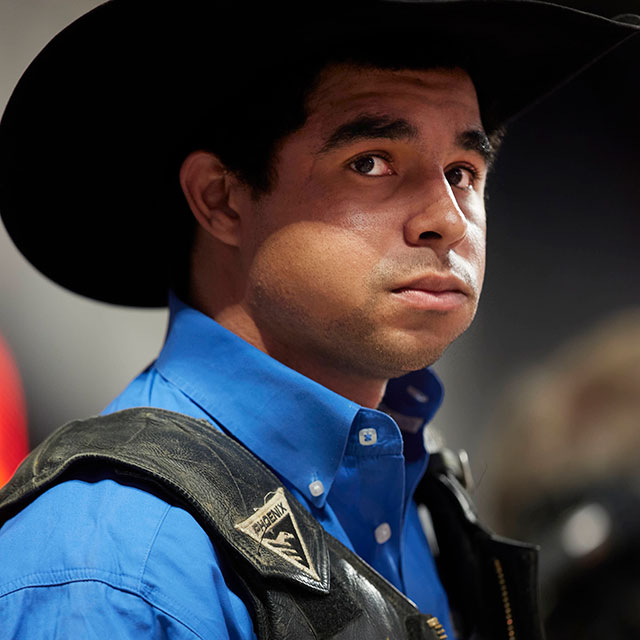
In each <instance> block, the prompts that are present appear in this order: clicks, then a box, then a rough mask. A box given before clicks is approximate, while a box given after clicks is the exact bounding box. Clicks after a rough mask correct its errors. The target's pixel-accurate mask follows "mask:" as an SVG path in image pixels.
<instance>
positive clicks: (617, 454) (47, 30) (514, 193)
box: [0, 0, 640, 638]
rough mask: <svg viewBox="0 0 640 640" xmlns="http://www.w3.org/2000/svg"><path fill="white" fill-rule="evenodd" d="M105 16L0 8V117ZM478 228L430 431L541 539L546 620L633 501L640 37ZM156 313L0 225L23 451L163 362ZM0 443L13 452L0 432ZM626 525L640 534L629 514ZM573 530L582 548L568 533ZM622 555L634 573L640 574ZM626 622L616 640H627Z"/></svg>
mask: <svg viewBox="0 0 640 640" xmlns="http://www.w3.org/2000/svg"><path fill="white" fill-rule="evenodd" d="M98 4H99V2H98V0H55V2H54V1H52V0H0V111H1V110H3V109H4V106H5V104H6V102H7V100H8V98H9V96H10V93H11V91H12V89H13V87H14V86H15V84H16V83H17V81H18V79H19V77H20V75H21V73H22V72H23V71H24V69H25V68H26V67H27V65H28V64H29V63H30V61H31V60H32V59H33V57H34V56H35V55H36V54H37V52H38V51H39V50H40V49H41V48H42V47H43V46H44V45H45V44H46V43H47V42H48V41H49V39H50V38H51V37H52V36H53V35H55V34H56V33H57V32H58V31H60V30H61V29H62V28H63V27H64V26H66V25H67V24H69V23H70V22H71V21H72V20H73V19H75V18H76V17H78V16H80V15H81V14H83V13H85V12H86V11H88V10H90V9H91V8H93V7H95V6H97V5H98ZM561 4H566V5H569V6H573V7H574V8H579V9H583V10H588V11H593V12H595V13H600V14H601V15H604V16H607V17H613V16H616V15H619V14H623V13H636V14H640V0H599V1H595V0H594V1H587V0H584V1H579V0H575V1H573V2H568V1H567V2H564V3H561ZM521 81H522V79H521V78H518V77H513V78H505V82H506V83H514V84H515V83H518V82H521ZM40 169H41V170H42V171H46V167H41V168H40ZM35 188H37V177H36V180H35ZM52 215H55V212H52ZM488 216H489V240H488V271H487V277H486V284H485V289H484V293H483V299H482V302H481V305H480V310H479V313H478V316H477V318H476V320H475V323H474V325H473V326H472V328H471V329H470V330H469V331H468V332H467V333H466V334H465V335H464V336H463V337H462V338H461V339H460V340H459V341H458V342H457V343H456V344H454V345H453V346H452V347H451V348H450V349H449V351H448V352H447V353H446V355H445V356H444V358H443V359H442V360H441V361H440V362H439V363H438V364H437V365H436V367H435V368H436V371H437V372H438V374H439V375H440V377H441V378H442V379H443V381H444V383H445V387H446V396H445V403H444V406H443V408H442V410H441V412H440V413H439V414H438V416H437V417H436V420H435V424H434V426H435V428H436V429H438V430H439V431H440V432H441V433H442V434H443V436H444V438H445V440H446V441H447V443H448V445H449V446H450V447H451V448H453V449H458V448H464V449H466V450H467V451H468V452H469V454H470V456H471V468H472V471H473V475H474V476H475V480H476V485H477V487H476V491H475V493H476V500H477V502H478V503H479V506H480V509H481V511H482V512H483V513H484V515H485V518H486V519H488V520H489V522H490V523H491V524H492V525H494V527H496V528H497V529H498V530H499V531H500V532H502V533H505V534H509V535H519V536H522V537H524V538H528V539H530V540H533V541H534V542H541V541H544V542H545V544H546V547H545V550H544V553H546V555H544V556H543V567H542V568H543V574H544V576H543V577H544V578H545V580H547V579H548V581H549V586H546V587H545V603H546V604H545V606H546V607H547V610H548V611H550V612H552V611H553V610H554V607H556V605H557V602H558V601H559V599H561V598H560V595H558V594H561V593H562V589H567V588H570V587H571V585H572V583H571V582H570V581H569V582H566V581H565V583H564V586H563V587H561V586H558V584H559V583H558V581H557V580H556V577H557V575H558V574H559V573H562V571H564V567H565V565H567V564H568V563H569V564H570V562H569V561H570V560H571V562H573V561H574V560H575V561H576V562H577V560H576V559H583V560H584V559H585V558H586V559H587V560H588V563H591V564H590V565H589V564H588V563H587V565H585V566H594V565H593V563H594V562H595V563H596V564H597V561H598V560H597V559H598V558H599V559H600V560H602V559H603V558H605V557H606V553H605V552H604V551H603V549H605V548H606V544H604V542H606V541H607V540H609V542H610V541H611V539H612V538H611V535H612V531H613V530H614V527H612V519H611V518H612V517H611V513H612V512H611V509H610V508H609V506H610V505H609V503H610V502H611V499H610V497H611V495H613V496H614V497H615V499H616V500H617V507H616V508H618V512H619V513H627V514H628V513H635V512H636V511H638V509H637V505H640V501H638V495H639V494H638V490H637V486H638V485H639V484H640V483H638V481H637V477H638V473H639V472H638V471H637V470H638V469H640V465H639V464H638V462H640V440H639V439H638V437H637V435H636V432H638V431H640V429H638V428H637V427H638V426H640V425H639V423H640V406H639V405H638V398H640V364H639V361H640V356H636V355H634V354H636V353H637V351H638V349H637V347H638V346H640V332H639V331H638V327H639V326H640V311H638V309H640V250H639V245H640V38H636V39H635V41H632V42H629V43H627V44H626V45H623V46H622V47H620V48H619V49H618V50H616V51H615V52H614V53H612V54H610V55H609V56H608V57H607V58H605V59H604V60H602V61H600V62H599V63H597V64H596V65H595V66H594V67H592V68H591V69H590V70H589V71H588V72H586V73H585V74H583V75H582V76H580V77H579V78H577V79H575V80H573V81H572V82H570V83H569V84H567V85H566V86H564V87H563V88H562V89H560V90H559V91H558V92H557V93H555V94H554V95H553V96H551V97H549V98H547V99H545V100H544V101H543V102H542V103H541V104H539V105H536V106H535V107H534V108H532V109H530V110H529V111H528V112H527V113H526V114H525V115H523V116H522V117H521V118H520V119H519V120H518V121H517V122H515V123H514V124H512V126H511V127H510V130H509V132H508V135H507V137H506V139H505V142H504V147H503V149H502V151H501V155H500V157H499V159H498V162H497V165H496V168H495V171H494V174H493V176H492V177H491V178H490V183H489V199H488ZM34 231H35V232H37V229H35V230H34ZM166 320H167V318H166V312H165V311H163V310H159V311H157V310H151V311H150V310H136V309H126V308H119V307H114V306H111V305H107V304H102V303H97V302H92V301H89V300H86V299H83V298H81V297H79V296H77V295H75V294H72V293H69V292H67V291H65V290H63V289H61V288H60V287H58V286H57V285H55V284H53V283H51V282H50V281H48V280H47V279H45V278H44V277H43V276H41V275H40V274H39V273H38V272H37V271H35V269H33V268H32V267H31V266H30V265H29V264H28V263H27V262H26V261H25V260H24V259H23V258H22V256H21V255H20V254H19V253H18V252H17V250H16V249H15V248H14V247H13V245H12V243H11V241H10V240H9V238H8V236H7V234H6V232H5V230H4V227H1V225H0V335H2V336H3V337H4V343H0V344H3V345H4V346H3V351H2V354H0V355H2V359H3V360H4V362H5V365H4V371H5V377H4V380H10V381H9V382H6V383H3V384H2V388H0V394H4V396H5V397H4V400H7V396H8V395H9V394H10V393H11V394H12V395H14V396H15V398H16V399H15V402H13V404H11V407H10V409H5V413H6V412H8V411H11V416H12V418H11V420H13V424H14V425H15V430H16V433H18V434H19V433H20V432H21V431H22V430H23V429H24V423H25V420H26V423H27V424H28V437H29V441H30V445H31V446H32V447H33V446H35V445H37V444H38V443H39V442H40V441H41V440H42V439H43V438H44V437H45V436H46V435H47V434H48V433H49V432H50V431H51V430H52V429H53V428H55V427H56V426H58V425H60V424H62V423H64V422H66V421H68V420H70V419H73V418H77V417H82V416H87V415H91V414H95V413H97V412H99V411H100V410H101V409H102V408H103V407H104V406H105V405H106V404H107V403H108V402H109V401H110V400H111V399H112V398H113V397H114V396H115V395H116V394H118V393H119V392H120V391H121V389H122V388H123V387H124V386H125V385H126V384H127V382H128V381H129V380H130V379H131V378H132V377H133V376H135V375H136V374H137V373H138V372H139V371H140V370H141V369H143V368H144V367H145V366H146V365H147V364H148V363H149V362H150V361H151V360H152V359H153V358H154V357H155V355H156V353H157V351H158V350H159V348H160V346H161V344H162V340H163V336H164V331H165V326H166ZM634 349H635V350H634ZM607 354H609V355H611V358H609V357H608V355H607ZM0 365H2V362H0ZM16 367H17V371H19V376H20V378H21V380H22V387H23V391H21V390H20V387H19V380H18V376H17V374H16ZM6 372H8V373H6ZM11 389H13V391H10V390H11ZM0 400H2V397H0ZM4 405H5V406H9V403H8V402H4ZM1 406H2V403H1V402H0V407H1ZM603 407H604V408H603ZM7 415H8V414H7ZM620 416H623V418H620ZM616 443H617V444H616ZM0 445H3V446H5V447H8V446H9V445H8V444H6V443H5V444H3V440H2V439H1V438H0ZM12 446H13V447H14V449H13V452H12V455H13V457H14V458H19V457H20V456H21V455H22V454H23V453H24V450H26V445H25V443H24V440H23V439H21V437H20V436H19V435H18V436H16V438H15V439H14V441H13V445H12ZM1 473H2V469H1V468H0V475H1ZM4 473H5V475H6V469H5V470H4ZM2 480H3V478H2V477H0V484H1V483H2ZM611 486H613V490H612V491H613V492H612V491H610V490H609V489H611ZM607 487H608V489H607ZM607 491H609V493H607ZM596 494H597V496H596ZM603 496H604V497H603ZM606 496H609V498H607V497H606ZM621 496H622V497H624V499H623V498H622V497H621ZM607 500H608V501H609V502H607ZM593 504H595V505H596V509H595V511H594V510H593V509H591V511H589V508H590V507H592V506H593ZM598 505H599V506H600V511H598V508H597V507H598ZM585 508H586V512H585V511H584V509H585ZM581 509H582V511H581ZM603 510H604V511H603ZM603 512H604V516H603ZM585 513H586V515H585ZM607 513H608V514H609V515H607ZM576 514H577V516H576V517H577V520H576V519H575V518H574V519H573V520H572V519H571V518H572V517H573V516H575V515H576ZM580 518H582V519H580ZM607 518H609V519H608V520H607ZM624 523H625V525H628V527H627V530H628V531H631V532H632V533H635V532H636V531H638V532H639V533H640V525H638V523H637V522H635V520H633V521H632V522H628V521H626V520H625V521H624ZM525 525H527V526H525ZM528 525H531V526H528ZM571 527H573V529H571ZM576 527H577V529H576ZM634 527H637V529H636V528H634ZM576 530H577V531H579V532H580V531H581V532H582V534H581V535H582V536H583V537H582V538H580V535H578V537H577V538H576V537H575V535H574V538H573V539H572V538H571V535H572V534H571V532H572V531H573V532H574V533H575V531H576ZM585 532H586V534H585ZM587 534H588V535H587ZM585 535H586V536H587V538H586V539H585V538H584V536H585ZM589 536H590V537H589ZM572 540H573V542H572ZM576 540H577V542H576ZM585 540H586V541H585ZM572 544H573V546H571V545H572ZM603 544H604V546H603ZM576 545H577V547H576ZM581 545H582V546H581ZM609 547H610V548H611V544H610V545H609ZM625 548H626V547H625ZM576 549H577V551H576ZM634 553H637V552H634ZM625 557H626V556H625ZM629 557H631V556H629ZM594 558H596V560H594ZM633 558H634V559H633V560H632V561H627V560H625V561H624V563H625V564H626V566H632V567H634V568H636V567H638V566H639V562H638V560H637V558H638V556H637V555H636V556H633ZM563 563H564V564H563ZM574 565H575V563H574V564H571V566H572V567H574ZM600 566H604V565H602V564H601V565H600ZM636 574H637V571H636ZM563 575H565V574H563ZM575 575H578V576H579V579H580V580H583V577H580V576H582V574H579V573H576V574H575ZM617 575H619V574H617ZM638 575H640V574H638ZM553 580H555V582H554V583H553V584H551V581H553ZM638 582H639V579H638V578H637V576H635V574H634V578H633V580H629V581H628V584H627V587H628V588H627V591H626V592H625V593H627V594H635V595H633V597H632V598H631V600H630V601H629V602H627V601H626V600H625V603H626V604H625V606H627V605H628V607H627V608H628V609H629V610H630V611H632V612H634V614H633V615H635V612H638V611H640V595H639V594H640V589H639V588H638V586H635V585H636V583H638ZM632 583H633V584H632ZM602 584H604V585H606V584H607V583H606V580H605V581H602ZM567 585H569V587H567ZM580 588H581V589H584V582H581V587H580ZM605 588H608V587H605ZM595 597H596V601H598V602H601V596H595ZM598 598H600V600H598ZM618 600H619V599H618ZM564 601H565V602H566V599H565V600H564ZM584 606H585V602H584V601H581V602H580V603H579V607H582V608H583V609H584ZM612 616H613V617H615V618H616V619H618V620H619V619H620V618H621V614H620V612H619V611H615V612H613V613H612ZM583 617H584V616H583ZM606 620H607V618H606V617H605V621H606ZM634 620H635V622H632V623H631V622H630V623H629V626H628V627H625V629H624V630H623V632H622V635H620V637H636V634H635V633H634V630H635V631H638V630H639V629H640V623H639V622H638V620H637V619H636V618H634ZM632 624H638V627H633V626H632ZM611 628H612V627H611V626H609V627H607V629H608V630H609V631H611ZM630 630H631V631H630ZM624 633H626V634H627V635H624ZM567 634H568V635H567ZM567 634H565V635H564V636H563V635H562V634H561V632H558V634H557V635H552V636H551V637H557V638H560V637H571V638H576V637H581V638H588V637H591V636H590V635H588V633H587V632H586V631H585V630H584V629H580V630H579V631H577V630H576V629H573V630H571V631H569V632H567ZM572 634H573V635H572ZM629 634H630V635H629ZM604 636H607V633H603V635H601V636H600V637H604ZM594 637H596V636H594ZM608 637H618V636H614V635H611V634H609V635H608ZM639 637H640V636H639Z"/></svg>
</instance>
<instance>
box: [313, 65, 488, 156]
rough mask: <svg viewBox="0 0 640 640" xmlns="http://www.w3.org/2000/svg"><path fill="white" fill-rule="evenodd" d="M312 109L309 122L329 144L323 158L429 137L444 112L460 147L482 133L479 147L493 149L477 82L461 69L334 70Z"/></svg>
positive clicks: (325, 73) (322, 81)
mask: <svg viewBox="0 0 640 640" xmlns="http://www.w3.org/2000/svg"><path fill="white" fill-rule="evenodd" d="M307 105H308V114H309V116H308V120H307V123H308V124H309V125H310V126H311V127H312V128H313V129H315V130H316V131H317V133H318V134H319V135H320V137H321V139H322V141H323V145H322V148H321V149H320V153H326V152H328V151H331V150H332V149H335V148H337V147H340V146H343V145H345V144H349V143H350V142H354V141H357V140H359V139H367V138H387V139H391V140H398V139H405V140H416V141H417V140H418V139H419V138H420V137H421V135H423V134H424V133H425V132H424V131H423V130H422V129H423V128H429V127H430V125H431V124H432V123H433V122H434V121H435V120H436V119H437V120H439V121H440V122H442V114H443V113H444V114H446V126H447V129H448V130H449V132H450V134H451V138H452V140H455V141H456V143H459V142H460V141H461V140H462V137H463V135H464V134H468V132H477V135H476V137H475V142H474V144H473V147H474V148H477V149H480V148H481V147H482V146H483V145H485V144H486V145H488V146H490V145H489V144H488V140H487V138H486V135H484V130H483V127H482V121H481V117H480V109H479V106H478V100H477V96H476V92H475V87H474V86H473V82H472V81H471V78H470V77H469V75H468V74H467V73H466V72H465V71H464V70H462V69H458V68H452V69H442V68H438V69H424V70H422V69H419V70H413V69H402V70H393V69H381V68H372V67H371V68H370V67H358V66H355V65H347V64H340V65H332V66H331V67H328V68H327V69H325V70H324V71H323V72H322V74H321V75H320V76H319V79H318V82H317V83H316V86H315V89H314V91H313V92H312V94H311V96H310V99H309V101H308V103H307ZM436 112H437V113H438V114H439V117H438V118H436V117H435V115H436ZM481 138H484V140H481ZM466 139H467V140H468V139H469V135H466ZM464 146H465V147H466V146H467V145H466V144H465V145H464ZM483 155H485V154H484V153H483Z"/></svg>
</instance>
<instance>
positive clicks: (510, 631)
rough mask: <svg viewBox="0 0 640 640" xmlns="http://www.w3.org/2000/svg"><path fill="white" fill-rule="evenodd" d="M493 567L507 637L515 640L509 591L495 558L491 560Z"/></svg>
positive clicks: (498, 561)
mask: <svg viewBox="0 0 640 640" xmlns="http://www.w3.org/2000/svg"><path fill="white" fill-rule="evenodd" d="M493 566H494V567H495V569H496V574H497V576H498V584H499V585H500V595H501V597H502V606H503V607H504V614H505V618H506V621H507V636H508V638H509V640H516V631H515V627H514V624H513V613H512V611H511V601H510V600H509V591H508V590H507V583H506V580H505V579H504V571H503V569H502V563H501V562H500V560H498V559H497V558H494V559H493Z"/></svg>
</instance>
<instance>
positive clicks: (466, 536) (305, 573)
mask: <svg viewBox="0 0 640 640" xmlns="http://www.w3.org/2000/svg"><path fill="white" fill-rule="evenodd" d="M432 458H433V459H432V462H431V463H430V472H429V473H427V475H426V476H425V480H424V481H423V483H422V484H421V485H420V487H419V489H418V493H417V498H418V499H424V500H425V502H426V504H427V506H428V508H429V510H430V512H431V515H432V517H433V520H434V526H435V529H436V533H437V535H438V542H439V546H440V549H441V553H440V556H439V570H440V573H441V577H442V580H443V583H444V585H445V588H446V589H447V592H448V595H449V599H450V602H451V605H452V608H453V610H454V611H455V612H456V624H457V626H458V628H459V630H460V634H461V637H462V638H473V640H502V639H504V640H509V639H516V640H540V639H541V638H542V630H541V627H540V623H539V620H538V616H537V597H536V596H537V592H536V589H537V586H536V560H537V558H536V551H535V549H534V548H533V547H530V546H528V545H521V544H519V543H513V542H511V541H506V540H500V539H498V538H497V537H495V536H493V535H492V534H490V533H489V532H487V531H486V530H484V529H483V528H482V527H480V526H479V525H478V523H477V521H476V518H475V514H474V512H473V510H472V507H471V503H470V502H469V501H468V498H467V497H466V495H465V494H464V490H463V489H462V487H461V486H460V485H459V484H458V483H457V481H456V480H455V478H453V476H451V475H450V474H449V473H448V472H447V469H446V468H445V467H444V465H442V459H441V458H440V457H439V456H434V457H432ZM105 469H107V470H108V471H109V475H110V476H111V477H113V478H114V479H116V480H117V481H119V482H122V483H133V484H135V485H136V486H143V487H144V488H145V489H146V490H148V491H150V492H152V493H155V494H157V495H159V496H160V497H162V498H163V499H165V500H167V501H169V502H171V503H173V504H177V505H179V506H182V507H184V508H186V509H187V510H188V511H189V512H190V513H192V515H193V516H194V517H195V518H196V519H197V520H198V522H199V523H200V525H201V526H202V527H203V528H204V530H205V531H206V532H207V533H208V535H209V536H210V537H211V539H212V541H213V542H214V544H215V545H216V550H217V551H218V554H219V556H220V559H221V562H222V565H223V571H224V573H225V578H226V579H227V580H228V583H229V586H230V587H231V588H232V589H234V591H236V593H238V594H239V595H240V596H241V597H242V598H243V600H244V601H245V603H246V604H247V606H248V608H249V610H250V612H251V613H252V617H253V622H254V628H255V631H256V635H257V636H258V638H260V639H261V640H263V639H268V640H272V639H273V640H275V639H278V640H280V639H282V640H306V639H307V638H309V639H312V638H313V639H316V640H329V639H332V640H333V639H335V640H348V639H349V640H351V639H353V640H355V639H356V638H357V639H358V640H362V639H364V638H366V639H367V640H378V639H380V640H390V639H393V640H402V639H407V640H437V639H440V640H442V638H444V637H446V636H445V635H444V631H443V630H442V627H441V626H440V625H439V623H438V621H437V619H435V618H434V617H433V616H430V615H425V614H422V613H420V612H419V611H418V610H417V608H416V607H415V605H414V604H413V603H412V602H411V601H410V600H409V599H408V598H406V597H405V596H404V595H403V594H401V593H400V592H399V591H398V590H396V589H395V588H394V587H393V586H392V585H391V584H390V583H389V582H387V581H386V580H385V579H384V578H382V577H381V576H380V575H379V574H378V573H376V572H375V571H374V570H373V569H372V568H371V567H369V566H368V565H367V564H366V563H365V562H364V561H362V560H361V559H360V558H359V557H358V556H357V555H356V554H354V553H353V552H351V551H349V550H348V549H347V548H345V547H344V546H343V545H342V544H341V543H340V542H339V541H337V540H336V539H335V538H333V537H332V536H330V535H329V534H327V533H326V532H325V531H324V529H323V528H322V527H321V525H320V524H319V523H318V522H317V521H316V520H315V519H314V518H313V517H312V516H311V515H310V514H309V512H308V511H307V510H306V509H305V508H304V507H302V505H300V503H299V502H298V501H297V500H296V499H295V498H294V497H293V496H292V495H291V494H290V493H289V491H288V490H287V489H286V488H284V487H283V486H282V483H281V482H280V480H279V479H278V478H277V477H276V476H275V475H274V474H273V473H272V472H271V471H269V470H268V469H267V468H266V467H265V466H264V464H263V463H261V462H260V461H259V460H258V459H257V458H255V457H254V456H253V455H252V454H251V453H250V452H249V451H247V450H246V449H245V448H244V447H243V446H242V445H240V444H238V443H237V442H236V441H235V440H233V439H232V438H230V437H228V436H226V435H224V434H222V433H221V432H220V431H218V430H216V429H213V428H212V427H211V425H210V424H209V423H208V422H206V421H203V420H196V419H194V418H190V417H188V416H185V415H182V414H177V413H173V412H169V411H164V410H161V409H150V408H138V409H128V410H126V411H121V412H119V413H114V414H110V415H106V416H100V417H96V418H90V419H87V420H81V421H76V422H71V423H69V424H67V425H65V426H63V427H61V428H60V429H58V430H57V431H56V432H54V433H53V434H52V435H51V436H50V437H49V438H48V439H47V440H46V441H45V442H43V443H42V444H41V445H40V446H39V447H38V448H36V449H35V450H34V451H33V452H32V453H31V454H30V455H29V457H28V458H27V459H26V460H25V462H24V463H23V464H22V465H21V467H20V468H19V469H18V471H17V472H16V474H15V476H14V477H13V478H12V480H11V481H10V482H9V484H7V485H6V486H5V487H4V488H3V489H2V491H0V524H1V523H3V522H5V521H6V520H7V519H8V518H10V517H12V516H13V515H14V514H15V513H17V512H18V511H19V510H20V509H22V508H23V507H24V506H25V505H26V504H28V503H29V502H31V501H32V500H34V499H35V498H36V497H37V496H38V495H39V494H41V493H42V492H43V491H45V490H46V489H47V488H49V487H50V486H52V485H54V484H57V483H59V482H63V481H64V480H66V479H68V478H72V477H73V478H77V477H91V475H93V474H95V473H96V472H101V471H104V470H105Z"/></svg>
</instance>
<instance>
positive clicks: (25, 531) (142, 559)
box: [0, 476, 212, 591]
mask: <svg viewBox="0 0 640 640" xmlns="http://www.w3.org/2000/svg"><path fill="white" fill-rule="evenodd" d="M174 529H178V530H179V532H180V535H181V536H182V537H188V538H189V542H190V544H192V545H196V546H197V547H198V550H199V551H206V552H208V553H209V554H211V553H212V547H211V542H210V541H209V539H208V537H207V536H206V534H205V533H204V531H203V530H202V529H201V528H200V527H199V525H198V524H197V523H196V522H195V520H194V519H193V517H192V516H190V515H189V514H188V513H186V512H185V511H183V510H182V509H180V508H178V507H173V506H171V505H170V504H168V503H167V502H165V501H164V500H161V499H160V498H158V497H156V496H155V495H152V494H151V493H148V492H146V491H144V490H142V489H140V488H137V487H136V486H128V485H124V484H120V483H118V482H116V481H115V480H113V479H110V478H109V477H108V476H105V477H103V478H102V479H99V480H96V479H93V480H92V481H86V480H80V479H78V480H68V481H66V482H63V483H61V484H58V485H55V486H53V487H52V488H50V489H49V490H47V491H46V492H45V493H43V494H42V495H41V496H39V497H38V498H37V499H36V500H34V501H33V502H32V503H31V504H29V505H28V506H26V507H25V508H24V509H23V510H22V511H21V512H20V513H18V514H17V515H16V516H14V517H13V518H11V519H10V520H9V521H7V522H6V524H5V525H4V526H3V528H2V529H1V530H0V539H1V540H2V545H0V558H2V556H5V557H4V558H2V562H1V564H2V566H3V567H5V569H4V571H3V576H2V578H3V580H2V581H3V582H5V581H6V579H7V578H10V577H11V573H12V572H13V570H14V568H15V570H16V571H17V572H19V573H21V574H23V575H24V574H25V573H26V572H25V568H26V567H32V568H33V569H34V571H35V572H46V571H48V572H50V573H52V574H53V572H56V571H60V572H63V573H65V572H66V573H67V574H68V575H70V574H69V572H80V573H82V572H83V571H84V572H89V573H91V572H94V573H95V574H96V575H97V574H98V573H100V572H104V573H105V579H109V578H108V577H107V575H108V574H113V576H114V577H113V578H112V579H113V580H114V581H116V582H118V581H119V583H120V586H122V587H125V588H128V589H129V588H130V589H132V590H134V591H138V590H143V589H144V580H145V575H146V572H147V571H148V570H149V564H150V562H151V561H152V560H153V559H154V558H153V556H154V554H158V552H160V551H161V550H162V545H163V543H164V539H165V538H166V537H167V536H170V535H172V531H173V530H174ZM25 540H27V541H29V544H26V545H25V544H24V541H25ZM14 545H15V548H14ZM12 551H13V552H14V553H12ZM175 551H176V550H174V552H175ZM178 552H179V550H178ZM17 557H20V560H19V561H17ZM12 558H16V560H14V561H13V562H12Z"/></svg>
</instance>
